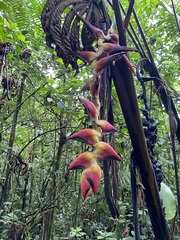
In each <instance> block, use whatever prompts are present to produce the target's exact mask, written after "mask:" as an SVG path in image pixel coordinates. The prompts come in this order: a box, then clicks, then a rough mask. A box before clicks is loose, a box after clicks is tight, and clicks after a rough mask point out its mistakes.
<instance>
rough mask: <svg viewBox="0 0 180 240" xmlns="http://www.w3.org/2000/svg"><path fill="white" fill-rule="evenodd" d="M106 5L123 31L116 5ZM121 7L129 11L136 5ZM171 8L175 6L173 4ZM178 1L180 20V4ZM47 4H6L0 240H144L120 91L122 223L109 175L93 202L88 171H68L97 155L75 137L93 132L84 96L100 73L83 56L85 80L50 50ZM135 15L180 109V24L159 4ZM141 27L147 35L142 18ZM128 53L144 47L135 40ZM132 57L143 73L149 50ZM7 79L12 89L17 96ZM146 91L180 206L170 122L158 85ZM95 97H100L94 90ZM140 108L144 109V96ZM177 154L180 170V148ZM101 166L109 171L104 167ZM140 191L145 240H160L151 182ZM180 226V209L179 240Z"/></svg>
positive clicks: (0, 24)
mask: <svg viewBox="0 0 180 240" xmlns="http://www.w3.org/2000/svg"><path fill="white" fill-rule="evenodd" d="M96 2H97V4H98V3H99V2H100V1H96ZM104 2H107V3H106V4H107V6H106V7H107V9H108V14H109V16H110V18H111V20H112V26H113V28H114V29H115V30H117V29H116V25H115V19H114V12H113V11H112V8H111V1H104ZM120 2H121V3H122V5H123V7H124V8H125V10H127V7H128V3H129V1H125V0H124V1H120ZM166 2H167V4H168V5H169V6H170V7H172V6H171V4H170V1H166ZM174 2H175V6H176V11H177V13H179V15H180V3H179V1H174ZM45 3H46V1H43V0H42V1H39V0H32V1H27V0H17V1H13V0H8V1H7V0H5V1H0V50H2V49H4V48H6V49H7V54H6V59H4V60H5V67H4V68H3V69H2V68H1V73H2V82H1V86H0V156H1V164H0V239H27V240H30V239H37V240H38V239H47V240H48V239H64V240H65V239H109V240H110V239H127V240H128V239H134V226H133V210H132V205H133V203H132V191H131V181H130V171H129V159H130V153H131V151H132V146H131V141H130V138H129V134H128V130H127V126H126V123H125V120H124V117H123V114H122V111H121V108H120V107H119V102H118V98H117V95H116V91H115V87H114V85H113V84H112V93H111V94H112V103H113V114H114V124H113V125H114V126H115V127H116V129H117V132H115V133H113V136H114V137H113V138H114V143H115V150H116V152H117V154H118V155H120V156H121V162H120V163H119V162H118V165H117V166H118V186H119V188H118V196H117V198H116V202H115V203H116V206H117V208H118V212H119V218H112V216H111V213H110V210H109V208H108V204H107V202H106V199H105V196H104V188H103V186H104V179H103V177H102V178H101V184H100V185H99V189H98V192H97V193H96V194H95V195H94V194H91V195H90V196H89V197H88V198H87V199H86V200H84V199H83V197H82V195H81V192H80V187H79V179H80V175H81V171H79V170H78V171H76V170H75V171H72V172H71V173H69V174H68V171H67V169H68V167H69V165H70V164H71V163H72V162H73V160H74V159H76V158H77V156H78V155H79V154H80V153H83V152H86V151H88V152H91V151H92V146H89V145H87V144H85V143H82V142H78V141H71V140H70V139H69V137H70V135H72V134H74V133H76V132H78V131H80V130H81V129H86V128H89V127H91V121H90V119H89V116H88V114H87V112H85V111H84V108H83V106H82V104H81V103H80V102H79V100H78V99H79V98H82V97H84V92H82V91H81V89H82V88H83V86H84V85H85V82H86V80H87V79H88V77H89V76H90V74H91V70H90V68H89V66H88V65H85V64H84V63H83V61H81V60H80V59H77V64H78V67H79V73H78V74H76V73H77V72H76V70H74V69H72V67H71V65H68V66H67V68H65V66H64V63H63V60H62V59H61V58H59V57H57V51H56V50H55V49H54V48H52V49H51V48H49V47H47V46H46V41H45V34H44V31H43V29H42V26H41V22H40V17H41V13H42V10H43V7H44V5H45ZM135 10H136V13H137V15H138V18H139V21H140V22H141V25H142V28H143V31H144V33H145V36H146V39H147V42H148V45H149V47H150V49H151V51H152V54H153V57H154V60H155V63H156V65H157V68H158V70H159V72H160V75H161V76H162V77H163V79H165V81H166V84H167V86H168V89H169V91H170V93H171V96H172V98H173V101H174V104H175V107H176V109H177V111H178V110H180V103H179V99H180V87H179V83H178V81H179V80H180V77H179V70H180V69H179V66H180V55H179V52H180V47H179V45H180V43H179V32H178V29H177V25H176V22H175V19H174V17H173V15H172V14H170V13H169V12H168V11H167V10H166V8H165V7H164V6H163V4H162V3H161V1H158V0H154V1H152V0H145V1H144V0H137V1H136V2H135ZM67 12H68V9H67ZM123 17H124V15H123ZM131 24H132V26H133V28H134V30H135V31H136V32H137V33H138V27H137V25H136V22H135V20H134V17H133V16H132V18H131ZM137 35H138V34H137ZM138 36H139V35H138ZM127 46H131V47H133V48H135V47H136V46H134V45H133V42H132V39H131V38H130V37H129V35H128V33H127ZM1 54H2V52H1V51H0V55H1ZM129 55H130V59H131V62H132V65H133V66H136V64H137V62H138V60H139V53H136V52H133V53H130V54H129ZM7 79H9V83H10V84H11V85H9V89H8V91H7V88H6V86H7V81H6V80H7ZM134 83H135V87H136V93H137V96H140V95H141V94H142V88H141V84H140V82H139V81H138V80H137V78H136V77H134ZM146 86H147V88H146V91H147V100H148V102H149V104H150V107H151V109H150V113H151V116H152V117H153V118H154V119H155V120H156V122H157V133H158V134H157V140H156V145H155V148H154V153H155V157H156V158H158V164H160V165H161V166H162V172H163V182H164V183H165V184H166V185H167V186H169V188H170V189H171V191H172V193H173V195H174V196H175V198H176V199H177V194H176V179H175V172H174V164H173V156H172V143H171V138H170V129H169V119H168V115H167V113H166V111H165V108H164V106H163V105H162V103H161V100H160V96H159V95H158V91H157V89H156V88H155V87H154V85H153V84H152V83H151V82H150V83H147V85H146ZM85 94H86V97H87V98H90V94H89V92H86V93H85ZM138 101H139V102H138V103H139V107H140V108H143V102H142V101H141V100H140V98H139V99H138ZM132 121H133V119H132ZM105 140H107V137H105ZM176 155H177V159H178V161H177V165H178V167H179V164H180V163H179V155H180V148H179V143H178V141H176ZM98 164H99V165H100V167H101V168H102V170H103V168H104V166H103V163H102V162H98ZM179 169H180V167H179ZM110 174H111V176H110V177H111V180H112V179H113V174H112V172H111V173H110ZM138 189H139V191H140V192H139V210H138V211H139V212H138V216H139V223H140V234H141V239H154V235H153V231H152V226H151V222H150V219H149V215H148V211H147V208H146V204H145V199H144V195H143V186H142V185H141V183H139V187H138ZM176 202H177V201H176ZM177 222H178V211H177V213H176V215H175V216H173V218H172V219H170V220H168V221H167V223H168V227H169V230H170V235H171V236H172V238H174V239H178V238H179V232H180V229H179V225H178V223H177Z"/></svg>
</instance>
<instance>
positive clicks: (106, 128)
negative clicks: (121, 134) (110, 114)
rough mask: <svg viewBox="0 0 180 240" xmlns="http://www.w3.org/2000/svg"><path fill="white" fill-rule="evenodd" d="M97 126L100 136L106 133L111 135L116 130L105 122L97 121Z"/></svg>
mask: <svg viewBox="0 0 180 240" xmlns="http://www.w3.org/2000/svg"><path fill="white" fill-rule="evenodd" d="M96 124H97V126H99V127H101V129H102V134H106V133H111V132H116V131H117V129H116V128H115V127H114V126H113V125H111V124H110V123H109V122H107V121H106V120H98V121H97V122H96Z"/></svg>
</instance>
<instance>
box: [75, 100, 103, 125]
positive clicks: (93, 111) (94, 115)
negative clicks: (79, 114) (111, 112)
mask: <svg viewBox="0 0 180 240" xmlns="http://www.w3.org/2000/svg"><path fill="white" fill-rule="evenodd" d="M79 100H80V102H81V103H82V104H83V105H84V107H85V108H86V111H87V113H88V115H89V117H90V119H91V120H92V121H97V120H98V115H99V112H98V110H97V108H96V107H95V105H94V104H93V103H92V102H91V101H89V100H88V99H86V98H79Z"/></svg>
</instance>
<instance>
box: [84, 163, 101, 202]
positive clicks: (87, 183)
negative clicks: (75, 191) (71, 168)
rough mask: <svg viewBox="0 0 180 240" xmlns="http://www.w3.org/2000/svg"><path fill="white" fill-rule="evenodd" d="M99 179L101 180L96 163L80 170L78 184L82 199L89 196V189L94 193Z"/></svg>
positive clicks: (99, 169)
mask: <svg viewBox="0 0 180 240" xmlns="http://www.w3.org/2000/svg"><path fill="white" fill-rule="evenodd" d="M100 181H101V168H100V166H99V165H98V164H97V163H95V164H93V165H92V166H91V167H89V168H86V169H85V170H84V171H83V172H82V174H81V179H80V185H81V192H82V195H83V197H84V199H86V198H87V197H88V196H89V194H90V193H91V191H93V192H94V193H95V194H96V193H97V191H98V187H99V184H100Z"/></svg>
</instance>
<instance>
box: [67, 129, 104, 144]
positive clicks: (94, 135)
mask: <svg viewBox="0 0 180 240" xmlns="http://www.w3.org/2000/svg"><path fill="white" fill-rule="evenodd" d="M100 136H101V134H100V133H99V132H97V131H96V130H94V129H92V128H85V129H83V130H80V131H79V132H77V133H74V134H73V135H71V136H70V137H69V139H73V140H77V141H80V142H84V143H87V144H89V145H94V144H96V143H98V142H99V137H100Z"/></svg>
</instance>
